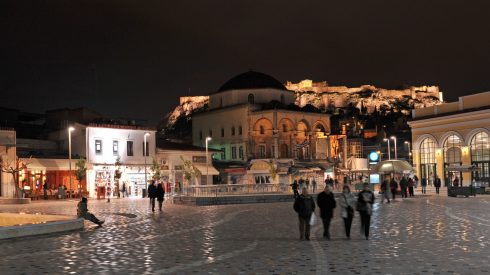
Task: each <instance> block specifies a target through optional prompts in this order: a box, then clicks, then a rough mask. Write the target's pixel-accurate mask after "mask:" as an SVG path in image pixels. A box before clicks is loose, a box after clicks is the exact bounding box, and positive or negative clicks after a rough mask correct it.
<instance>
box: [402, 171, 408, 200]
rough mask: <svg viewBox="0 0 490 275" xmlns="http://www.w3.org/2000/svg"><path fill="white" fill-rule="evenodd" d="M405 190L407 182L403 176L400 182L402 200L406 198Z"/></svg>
mask: <svg viewBox="0 0 490 275" xmlns="http://www.w3.org/2000/svg"><path fill="white" fill-rule="evenodd" d="M407 188H408V180H407V178H406V177H405V176H403V177H402V179H401V180H400V190H401V191H402V192H401V193H402V198H407V197H408V193H407Z"/></svg>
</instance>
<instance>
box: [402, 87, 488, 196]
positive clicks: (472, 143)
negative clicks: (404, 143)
mask: <svg viewBox="0 0 490 275" xmlns="http://www.w3.org/2000/svg"><path fill="white" fill-rule="evenodd" d="M412 117H413V121H411V122H409V125H410V127H411V128H412V141H413V145H412V148H413V151H412V152H413V161H414V165H415V167H416V169H417V175H418V176H419V178H426V179H428V181H429V183H432V182H433V180H434V177H435V175H438V176H439V177H440V178H441V180H442V181H443V182H445V183H446V184H447V183H449V182H452V181H453V180H454V178H455V177H458V178H459V179H461V177H462V178H463V185H469V184H470V183H471V182H473V181H475V182H480V183H483V184H485V185H486V186H488V184H489V182H490V144H489V135H490V92H484V93H479V94H474V95H468V96H462V97H460V98H459V100H458V101H456V102H451V103H445V104H441V105H436V106H432V107H428V108H422V109H415V110H413V111H412ZM469 165H473V166H476V167H477V168H478V169H476V170H474V171H472V172H456V173H454V172H453V173H450V170H451V169H449V167H458V166H460V167H463V166H469ZM443 184H444V183H443Z"/></svg>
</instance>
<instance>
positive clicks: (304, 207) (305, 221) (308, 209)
mask: <svg viewBox="0 0 490 275" xmlns="http://www.w3.org/2000/svg"><path fill="white" fill-rule="evenodd" d="M293 208H294V211H296V213H298V221H299V239H300V240H304V239H306V240H307V241H309V240H310V219H311V215H312V214H313V212H314V211H315V201H314V200H313V198H312V197H311V196H310V195H309V194H308V190H306V188H304V187H303V188H302V189H301V195H300V196H299V197H298V198H297V199H296V200H295V201H294V206H293Z"/></svg>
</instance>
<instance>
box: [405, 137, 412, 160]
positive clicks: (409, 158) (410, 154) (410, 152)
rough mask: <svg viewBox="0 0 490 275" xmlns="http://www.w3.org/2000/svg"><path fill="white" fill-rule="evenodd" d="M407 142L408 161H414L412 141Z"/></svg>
mask: <svg viewBox="0 0 490 275" xmlns="http://www.w3.org/2000/svg"><path fill="white" fill-rule="evenodd" d="M405 144H406V145H408V162H410V163H412V150H410V142H409V141H405Z"/></svg>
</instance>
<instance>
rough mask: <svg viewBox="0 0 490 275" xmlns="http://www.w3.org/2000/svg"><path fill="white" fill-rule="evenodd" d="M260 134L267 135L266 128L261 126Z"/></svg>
mask: <svg viewBox="0 0 490 275" xmlns="http://www.w3.org/2000/svg"><path fill="white" fill-rule="evenodd" d="M260 134H261V135H263V134H265V129H264V126H262V125H260Z"/></svg>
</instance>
